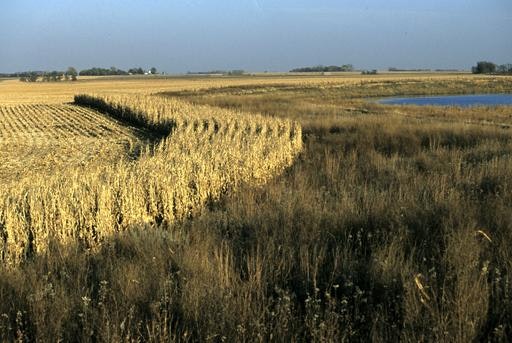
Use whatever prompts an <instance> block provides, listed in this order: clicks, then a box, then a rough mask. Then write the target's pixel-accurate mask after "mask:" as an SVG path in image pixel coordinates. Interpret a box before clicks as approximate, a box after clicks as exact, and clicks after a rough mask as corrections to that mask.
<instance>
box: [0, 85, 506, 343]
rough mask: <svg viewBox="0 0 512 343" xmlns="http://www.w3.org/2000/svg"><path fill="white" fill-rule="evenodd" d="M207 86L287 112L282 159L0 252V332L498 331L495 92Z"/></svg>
mask: <svg viewBox="0 0 512 343" xmlns="http://www.w3.org/2000/svg"><path fill="white" fill-rule="evenodd" d="M475 87H476V86H475ZM333 92H334V91H333ZM216 93H217V94H215V95H214V96H213V95H212V97H210V96H209V95H208V94H204V95H203V97H202V100H203V101H202V102H208V103H209V102H210V101H218V102H219V103H220V102H222V103H223V105H222V106H223V107H232V108H235V109H237V110H238V111H240V112H239V113H238V114H237V115H239V116H241V117H244V116H245V117H247V118H248V119H250V118H251V116H252V115H253V111H255V109H257V110H258V111H261V112H262V113H263V114H265V115H269V116H279V117H280V116H282V117H291V118H293V119H294V120H297V121H299V122H300V123H301V124H302V126H303V128H304V131H303V132H304V133H303V151H302V152H301V154H300V155H299V156H298V158H297V159H296V160H295V163H294V164H293V165H292V166H291V167H289V168H288V169H286V170H285V172H284V173H283V174H282V175H280V176H277V177H274V178H271V179H270V180H269V181H268V182H267V183H266V184H264V185H261V186H259V187H255V186H254V185H252V184H251V183H250V182H249V183H243V184H241V185H240V187H239V188H237V189H236V190H233V191H231V192H228V193H227V194H225V195H223V196H222V197H220V198H218V199H217V200H216V201H211V202H207V204H206V209H205V210H203V211H200V212H198V213H197V214H196V215H195V216H194V217H193V218H190V219H186V220H184V221H182V222H180V223H177V222H169V223H167V224H166V225H160V226H159V228H158V229H157V228H155V224H154V223H153V224H151V223H149V222H148V223H139V224H136V225H133V227H131V229H130V230H121V231H120V232H119V233H112V234H111V235H109V236H108V237H105V239H104V240H103V242H102V244H101V245H99V246H98V247H97V248H96V249H91V250H88V251H86V252H84V251H83V247H81V246H80V245H79V244H73V243H68V242H59V241H54V242H53V243H52V245H51V249H50V250H49V251H48V253H46V254H42V255H41V256H38V257H37V258H31V259H28V260H26V261H25V262H24V263H22V264H21V265H20V266H19V267H17V268H14V269H12V268H11V269H7V268H3V269H1V270H0V297H1V298H2V299H8V300H7V301H2V302H1V303H0V316H1V317H0V318H1V319H0V337H1V339H2V340H15V339H18V340H40V341H46V340H55V339H62V340H65V341H67V340H80V341H136V340H143V341H184V342H185V341H215V342H221V341H240V342H254V341H260V342H267V341H278V342H285V341H286V342H293V341H314V342H317V341H318V342H319V341H375V342H383V341H385V342H388V341H393V342H394V341H399V340H402V341H441V342H443V341H444V342H467V341H506V340H507V339H508V338H509V337H510V336H511V335H512V327H511V325H510V323H511V322H512V320H511V319H512V300H511V299H512V297H511V294H510V289H511V288H510V284H511V282H512V277H511V273H512V263H511V262H510V261H512V256H511V254H512V250H511V249H510V247H511V246H512V235H511V233H512V230H511V228H512V215H511V213H512V209H511V204H512V198H511V194H512V192H511V190H512V189H511V188H512V183H511V180H512V135H511V132H510V129H509V128H507V125H508V123H509V122H510V117H509V114H510V112H509V111H510V110H509V108H505V107H501V108H474V109H465V110H459V109H456V108H442V109H435V108H418V107H394V106H381V105H376V104H367V103H364V102H362V101H360V100H357V99H350V100H347V99H344V98H343V97H340V98H339V99H338V98H337V97H335V96H333V97H332V98H331V100H326V101H325V103H323V102H322V101H321V98H319V97H317V96H314V97H312V96H311V95H310V93H309V92H308V91H303V90H301V89H297V90H295V91H282V92H281V91H280V90H278V89H276V90H272V91H270V92H268V94H267V95H265V96H262V97H259V98H257V96H258V95H254V96H251V95H248V94H244V95H238V96H236V97H232V96H231V95H229V94H226V95H222V94H219V92H218V91H216ZM190 96H192V97H193V95H190ZM223 97H224V98H223ZM212 98H215V99H214V100H212ZM244 98H245V99H247V101H246V102H244V100H243V99H244ZM270 99H272V100H275V101H270ZM326 99H328V98H326ZM336 99H337V100H336ZM191 100H193V101H194V102H196V103H197V102H199V101H200V100H199V99H198V98H191ZM231 101H232V102H231ZM283 103H286V106H285V105H282V104H283ZM230 104H232V105H230ZM336 107H338V108H336ZM304 108H307V109H304ZM261 109H265V110H264V111H262V110H261ZM301 109H303V110H301ZM212 111H213V110H212ZM503 123H504V124H505V125H502V124H503ZM152 164H153V161H150V160H148V163H147V164H144V168H151V165H152ZM152 170H153V169H149V172H148V173H149V174H151V173H152ZM158 175H162V174H158ZM145 181H146V180H143V182H145ZM120 183H121V184H125V183H124V181H121V182H120ZM128 185H129V186H128V187H127V188H128V189H129V188H130V187H131V186H132V185H131V184H128ZM122 198H123V197H122ZM158 203H159V202H158V201H157V202H156V204H158Z"/></svg>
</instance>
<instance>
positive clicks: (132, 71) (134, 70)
mask: <svg viewBox="0 0 512 343" xmlns="http://www.w3.org/2000/svg"><path fill="white" fill-rule="evenodd" d="M128 73H130V74H134V75H136V74H139V75H142V74H144V69H142V68H140V67H139V68H131V69H130V70H128Z"/></svg>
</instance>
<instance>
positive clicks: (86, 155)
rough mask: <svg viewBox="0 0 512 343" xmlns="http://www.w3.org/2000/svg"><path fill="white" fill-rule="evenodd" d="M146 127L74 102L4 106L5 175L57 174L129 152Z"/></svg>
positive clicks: (1, 171) (0, 172) (1, 168)
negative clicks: (66, 168) (129, 123)
mask: <svg viewBox="0 0 512 343" xmlns="http://www.w3.org/2000/svg"><path fill="white" fill-rule="evenodd" d="M144 135H145V132H144V131H143V130H140V129H136V128H130V127H127V126H124V125H122V124H120V123H119V122H117V121H116V120H113V119H112V118H109V117H106V116H104V115H101V114H99V113H97V112H95V111H92V110H90V109H86V108H82V107H79V106H73V105H37V104H27V105H17V106H14V105H5V106H0V154H1V156H2V164H1V165H0V179H1V180H2V183H4V184H6V183H11V182H16V181H19V180H21V179H24V178H25V177H32V176H33V175H35V174H38V175H51V174H53V173H55V172H56V171H58V170H59V169H62V168H63V167H77V166H83V167H85V166H87V167H92V166H94V165H97V164H102V163H112V162H114V161H116V160H118V159H120V158H122V157H128V156H129V154H130V153H132V152H133V149H134V148H135V147H136V146H137V144H139V140H140V139H139V138H140V137H143V136H144Z"/></svg>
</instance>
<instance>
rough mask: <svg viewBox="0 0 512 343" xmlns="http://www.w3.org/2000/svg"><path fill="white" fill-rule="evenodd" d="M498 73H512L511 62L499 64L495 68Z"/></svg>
mask: <svg viewBox="0 0 512 343" xmlns="http://www.w3.org/2000/svg"><path fill="white" fill-rule="evenodd" d="M496 71H497V72H498V73H499V74H512V64H510V63H507V64H501V65H499V66H498V67H497V68H496Z"/></svg>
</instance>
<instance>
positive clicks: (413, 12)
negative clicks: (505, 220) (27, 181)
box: [0, 0, 512, 73]
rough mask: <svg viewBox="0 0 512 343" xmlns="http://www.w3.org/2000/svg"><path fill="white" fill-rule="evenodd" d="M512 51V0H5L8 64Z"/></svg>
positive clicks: (273, 61) (498, 58)
mask: <svg viewBox="0 0 512 343" xmlns="http://www.w3.org/2000/svg"><path fill="white" fill-rule="evenodd" d="M480 60H490V61H493V62H495V63H498V64H501V63H512V1H511V0H428V1H427V0H421V1H418V0H359V1H355V0H354V1H345V0H338V1H335V0H216V1H213V0H87V1H76V0H44V1H41V0H0V72H16V71H25V70H65V69H66V68H67V67H68V66H74V67H75V68H77V69H79V70H81V69H85V68H90V67H94V66H97V67H106V68H109V67H111V66H116V67H118V68H121V69H129V68H132V67H139V66H140V67H143V68H145V69H148V68H150V67H156V68H157V69H158V70H159V71H165V72H167V73H184V72H187V71H209V70H232V69H243V70H246V71H255V72H256V71H287V70H289V69H292V68H296V67H302V66H313V65H320V64H321V65H342V64H349V63H350V64H353V65H354V66H355V67H356V68H359V69H387V68H388V67H396V68H432V69H436V68H450V69H452V68H454V69H469V68H470V67H471V66H472V65H474V64H475V63H476V62H477V61H480Z"/></svg>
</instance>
